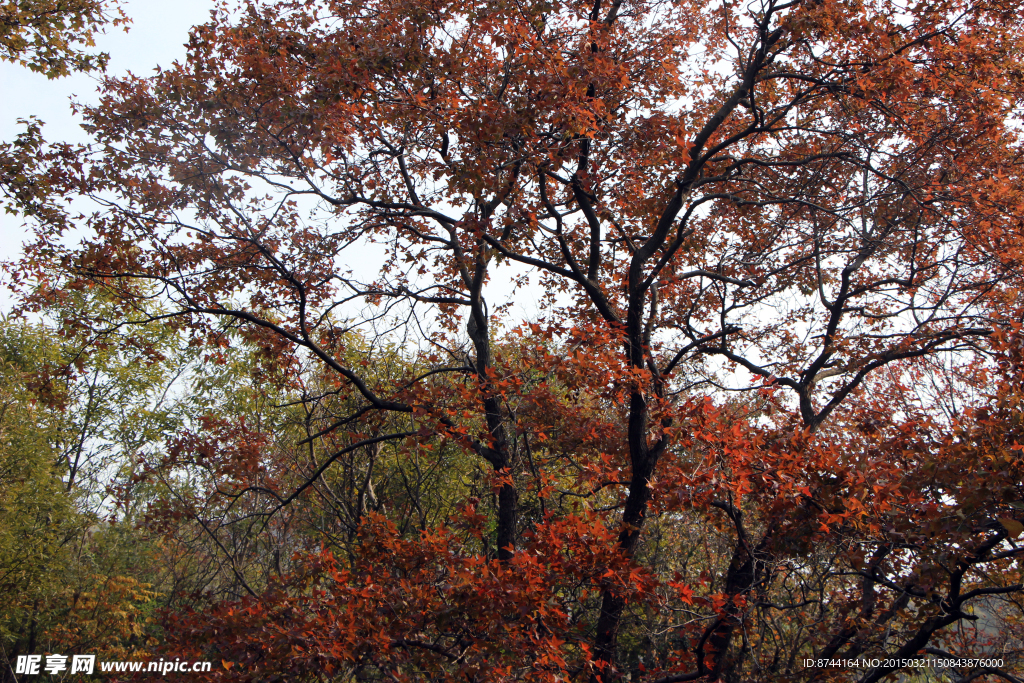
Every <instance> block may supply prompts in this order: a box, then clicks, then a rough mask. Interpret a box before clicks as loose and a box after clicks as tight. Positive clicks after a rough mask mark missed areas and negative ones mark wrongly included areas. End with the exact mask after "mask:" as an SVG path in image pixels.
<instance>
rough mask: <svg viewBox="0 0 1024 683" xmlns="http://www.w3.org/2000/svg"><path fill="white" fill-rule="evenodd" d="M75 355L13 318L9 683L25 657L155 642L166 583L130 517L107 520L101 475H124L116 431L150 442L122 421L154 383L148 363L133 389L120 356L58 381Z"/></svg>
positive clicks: (2, 583) (1, 426)
mask: <svg viewBox="0 0 1024 683" xmlns="http://www.w3.org/2000/svg"><path fill="white" fill-rule="evenodd" d="M74 350H75V346H74V344H72V343H69V342H68V340H67V339H66V338H65V339H62V338H61V337H60V336H59V335H58V334H57V333H56V332H55V331H54V330H52V329H50V328H47V327H46V326H44V325H28V324H25V323H23V322H19V321H16V320H13V319H5V320H4V327H3V330H2V331H0V380H2V381H0V556H2V558H3V559H2V560H0V590H2V592H3V595H4V598H5V599H4V603H3V605H2V607H0V646H2V651H3V657H4V659H3V664H2V667H0V680H2V681H4V682H5V683H6V682H7V681H12V682H13V681H16V680H17V678H18V677H17V676H16V675H15V667H14V663H15V660H16V658H17V657H18V656H19V655H24V654H37V653H41V652H50V653H62V652H63V653H70V652H83V651H84V652H91V653H94V654H98V655H99V656H101V657H109V658H112V659H114V658H123V657H127V656H131V655H133V654H134V653H136V652H137V651H139V649H140V648H141V647H142V646H143V645H145V644H147V641H148V638H147V634H146V630H147V627H149V625H150V622H151V619H150V616H151V612H152V607H153V605H152V602H153V598H154V597H155V593H154V591H153V590H151V588H152V586H150V585H149V584H148V583H147V582H146V579H152V578H154V577H156V576H157V575H158V572H157V571H156V570H155V566H154V562H153V560H152V556H153V554H154V552H153V547H152V544H151V543H150V542H148V541H149V540H150V538H151V535H150V534H147V533H145V532H142V531H140V530H138V529H136V528H135V527H134V522H133V520H131V519H130V517H129V515H126V514H122V515H112V514H109V513H110V510H109V508H108V509H107V510H104V509H103V506H102V500H103V498H104V497H105V496H104V488H105V484H106V483H107V482H106V481H104V477H102V476H96V475H98V474H99V473H98V472H97V470H100V469H102V468H104V467H106V468H111V467H112V466H113V467H116V466H117V465H118V464H119V463H117V462H114V463H112V462H111V460H110V459H109V458H108V457H106V456H107V452H108V451H110V450H111V449H112V445H111V444H110V443H104V440H106V439H110V438H111V437H112V435H113V434H112V433H113V432H114V431H115V428H116V427H117V426H120V427H123V428H128V427H129V426H133V427H135V428H136V429H137V430H138V432H140V433H139V434H136V435H134V436H135V438H137V437H139V436H140V435H141V436H144V434H145V429H142V427H144V425H142V424H140V423H141V422H142V421H141V420H139V419H136V420H135V421H134V424H131V421H130V420H122V421H121V422H120V424H119V425H118V424H116V423H117V420H116V419H115V418H114V417H113V415H114V414H115V413H116V408H117V407H122V408H124V409H125V412H128V413H130V412H132V409H131V408H129V407H128V406H129V405H132V404H134V405H135V406H137V407H138V408H141V407H142V404H143V401H142V400H141V399H142V398H143V396H144V395H145V393H146V392H145V391H139V385H140V384H144V381H143V378H146V379H150V380H152V376H151V373H148V372H147V371H146V369H145V368H141V367H139V366H138V365H137V364H136V365H135V366H134V367H133V368H132V372H133V373H134V377H132V378H126V377H125V376H124V375H125V374H127V373H118V372H117V370H127V367H125V368H118V367H117V365H116V363H115V362H112V361H113V359H114V358H116V357H117V356H118V353H116V352H114V351H110V350H109V349H108V353H107V354H102V353H95V354H94V355H93V358H91V359H90V360H91V361H92V362H89V363H83V367H85V368H87V370H88V371H86V372H83V373H82V376H80V377H74V376H67V375H66V374H65V373H62V372H54V370H55V369H60V368H66V367H67V366H69V365H71V361H72V357H73V356H74V355H75V354H74ZM78 350H79V351H81V349H78ZM104 355H105V356H106V357H103V356H104ZM97 356H98V357H97ZM78 360H79V361H82V356H81V353H79V354H78ZM119 374H120V376H118V375H119ZM146 388H150V387H148V386H147V387H146ZM132 389H134V390H135V391H132ZM113 400H117V401H120V402H121V404H122V405H121V406H114V405H111V402H112V401H113ZM125 404H127V405H125ZM139 444H140V442H139V441H138V440H133V442H132V443H131V446H138V445H139ZM122 445H123V444H122ZM107 476H109V473H108V475H107Z"/></svg>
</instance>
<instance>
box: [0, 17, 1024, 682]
mask: <svg viewBox="0 0 1024 683" xmlns="http://www.w3.org/2000/svg"><path fill="white" fill-rule="evenodd" d="M1021 4H1022V3H1019V2H1015V1H1007V0H1000V1H998V2H994V1H993V2H985V1H982V2H965V1H961V0H935V1H933V2H899V3H893V2H888V1H886V2H870V1H868V2H853V1H850V2H847V1H845V0H806V1H801V0H792V1H789V2H777V1H775V0H757V1H755V2H750V3H729V2H707V1H706V0H678V1H675V2H662V1H660V0H658V1H654V0H630V1H624V0H616V1H613V2H610V3H608V2H603V1H602V0H591V1H590V2H575V1H568V2H566V1H561V0H543V1H541V0H536V1H534V0H525V1H516V2H504V1H497V2H487V3H478V2H469V1H466V0H440V1H437V2H428V3H424V2H407V1H406V0H353V1H351V2H338V1H334V0H311V1H304V2H290V1H282V2H246V3H242V4H241V5H240V6H239V7H237V8H221V9H219V10H218V11H217V12H215V13H214V14H213V16H212V19H211V21H210V22H209V23H207V24H204V25H201V26H197V27H196V28H195V29H194V30H193V32H192V35H191V39H190V42H189V46H188V47H189V52H188V56H187V58H186V59H185V60H183V61H182V62H180V63H176V64H175V65H174V66H173V67H172V68H167V69H164V70H161V71H159V72H158V73H156V74H155V75H153V76H150V77H138V76H133V75H129V76H127V77H124V78H111V79H107V80H105V81H104V84H103V90H102V100H101V101H100V103H99V104H98V105H96V106H89V107H84V108H83V113H84V117H85V121H86V130H87V131H88V133H89V134H90V136H91V139H92V142H91V143H90V144H88V145H85V146H80V147H73V146H69V145H62V146H56V147H51V148H46V149H43V148H41V147H40V148H32V149H31V150H30V151H29V152H27V154H28V155H29V156H31V157H32V163H33V168H34V169H39V170H38V173H39V179H40V183H44V184H35V183H30V185H32V187H33V188H39V187H45V189H46V192H45V198H44V199H39V201H33V202H23V208H24V210H26V211H28V212H29V214H30V215H31V216H34V219H35V223H34V231H35V232H34V237H33V240H32V241H31V242H30V243H29V244H28V245H27V246H26V255H25V257H24V259H23V260H21V261H20V262H19V263H18V264H15V265H13V266H12V268H13V269H15V270H16V272H17V274H18V277H19V278H20V280H21V281H22V282H25V283H32V284H33V286H32V287H31V288H26V289H25V290H24V296H23V299H22V304H21V306H22V309H21V310H22V311H25V312H29V311H31V310H33V309H34V308H37V307H41V306H44V305H45V306H52V305H53V303H52V302H53V301H54V300H61V299H62V298H64V297H67V296H68V293H69V292H83V293H91V294H90V295H92V296H96V295H100V296H101V297H102V300H103V301H104V302H107V303H105V305H104V307H103V308H102V310H100V311H98V310H96V309H90V308H89V307H75V306H64V307H62V309H61V310H62V318H63V321H64V322H63V324H64V325H65V326H66V328H67V329H69V330H74V331H75V332H74V333H75V334H77V335H82V337H83V338H95V339H103V338H105V337H106V335H109V334H112V333H115V332H116V333H117V334H118V335H125V336H126V338H128V339H131V341H130V342H124V343H130V344H132V345H134V346H133V348H137V349H143V350H145V349H153V348H155V347H154V340H153V339H152V338H150V339H147V338H146V337H145V336H144V335H142V334H140V335H139V336H138V337H137V338H135V337H133V336H132V335H133V333H132V332H131V330H133V329H143V330H144V329H150V328H149V327H148V326H151V325H153V324H162V325H166V326H167V329H169V330H170V331H171V333H173V334H174V335H178V336H179V337H180V339H181V340H182V343H186V341H187V344H188V346H187V348H192V349H197V350H198V351H197V353H201V354H202V358H203V361H204V364H205V365H203V366H199V367H204V368H205V370H203V371H202V372H201V373H200V374H201V375H202V377H204V378H205V379H203V380H202V381H201V382H199V381H198V380H197V383H196V384H194V385H193V386H194V387H197V388H198V389H197V396H201V395H203V393H204V392H206V391H220V390H222V389H225V388H226V387H233V388H232V390H231V391H230V392H229V393H230V395H231V396H232V400H231V401H230V402H220V401H207V402H206V403H205V408H202V409H197V410H196V411H195V412H194V413H193V415H194V419H192V418H190V421H187V423H185V424H182V425H181V426H180V427H178V428H175V429H171V430H169V431H168V438H167V442H166V448H165V449H163V451H161V452H159V453H150V454H148V455H146V456H145V457H143V458H142V459H141V461H140V462H141V468H140V469H139V470H137V471H135V472H134V473H133V475H132V478H131V482H130V484H131V485H130V486H128V485H126V487H125V489H124V490H125V491H127V490H129V489H131V488H132V487H133V486H142V485H153V484H154V483H155V482H159V483H160V484H161V485H162V486H163V489H162V490H163V491H164V492H165V494H164V496H165V497H164V498H163V499H162V500H159V501H157V500H154V501H153V502H152V504H151V505H150V506H149V507H148V517H147V519H148V520H149V523H150V524H151V525H152V528H154V529H158V530H160V531H161V532H162V533H165V534H167V538H169V539H174V540H173V542H174V543H181V544H183V545H181V546H180V547H183V548H188V549H189V550H188V551H187V553H188V554H187V555H185V556H183V557H186V556H187V557H188V558H189V559H190V560H191V559H193V558H200V557H205V556H206V555H205V554H208V556H209V557H212V558H217V560H216V561H217V562H218V563H219V569H218V570H217V571H218V572H219V574H218V575H217V576H218V578H216V579H207V580H198V579H196V581H198V584H199V585H201V586H203V588H204V590H206V591H207V592H206V594H205V598H203V599H198V598H196V599H190V600H187V601H182V602H178V603H176V606H175V608H174V609H173V610H172V611H170V612H168V613H166V615H165V616H166V618H165V621H164V628H165V629H166V630H165V642H166V643H167V647H168V648H170V649H169V650H168V652H172V653H173V654H176V655H177V654H179V653H183V652H188V653H193V654H195V655H196V657H197V658H202V657H208V658H210V659H214V660H215V661H220V660H223V661H224V662H225V663H226V664H225V667H224V670H223V671H222V672H219V673H218V674H217V676H218V677H222V678H223V679H224V680H262V679H263V678H266V677H269V676H275V675H277V676H283V677H285V678H287V679H289V680H306V679H312V678H316V677H323V678H329V679H332V680H342V681H349V680H353V681H354V680H396V681H422V680H429V681H446V680H456V679H459V680H469V681H481V682H483V681H513V680H514V681H525V680H536V681H570V680H573V681H575V680H580V681H582V680H588V681H594V682H597V681H601V682H602V683H608V682H610V681H623V680H632V681H645V682H648V683H654V682H657V683H671V682H676V681H689V680H700V681H708V682H711V681H719V680H722V681H757V680H765V681H774V680H780V679H783V680H833V679H834V680H858V681H863V682H864V683H870V682H873V681H877V680H883V679H886V678H887V677H888V678H890V679H891V678H892V677H893V676H894V675H896V674H897V673H900V672H901V671H902V672H904V673H906V672H908V671H914V670H916V669H917V668H920V666H921V665H920V664H915V663H914V661H915V658H917V657H919V656H922V655H929V656H941V657H944V658H945V657H948V658H950V659H955V658H975V659H980V658H984V659H985V662H987V663H985V664H970V663H969V664H967V665H965V666H961V665H960V664H956V663H954V664H951V665H950V666H949V667H947V668H948V670H949V672H950V675H954V676H955V677H956V679H957V680H982V679H984V678H985V677H989V678H990V679H992V680H995V678H998V677H1001V678H1003V679H1005V680H1016V678H1015V676H1019V675H1021V673H1022V669H1021V666H1022V662H1021V659H1020V656H1021V649H1022V647H1024V644H1022V643H1021V642H1020V636H1019V633H1020V629H1021V628H1022V625H1021V620H1022V617H1024V614H1022V602H1021V600H1022V598H1024V596H1022V590H1024V587H1022V581H1021V566H1020V553H1021V552H1022V550H1021V547H1020V546H1019V545H1018V543H1017V540H1016V539H1017V538H1018V537H1019V536H1020V534H1021V532H1022V531H1024V528H1022V524H1021V523H1022V520H1024V480H1022V474H1024V472H1022V465H1024V461H1022V457H1024V453H1022V450H1021V445H1020V444H1021V443H1022V442H1024V435H1022V427H1024V425H1022V422H1021V412H1020V407H1021V405H1020V400H1021V394H1020V386H1022V379H1024V378H1022V376H1021V372H1022V365H1021V357H1022V356H1021V354H1022V336H1021V334H1022V333H1021V322H1022V319H1024V306H1022V303H1024V301H1022V298H1021V295H1022V292H1024V290H1022V288H1021V285H1022V278H1024V264H1022V258H1024V230H1022V223H1021V220H1022V219H1021V216H1022V215H1024V194H1022V191H1024V183H1022V173H1021V171H1022V165H1021V153H1022V151H1024V149H1022V130H1024V127H1022V123H1024V121H1022V116H1021V115H1022V104H1024V64H1022V62H1021V60H1022V55H1024V23H1022V20H1021V16H1024V7H1022V6H1021ZM32 196H33V197H34V198H35V195H32ZM62 198H74V199H75V201H76V202H81V201H84V200H86V199H91V200H92V202H93V204H92V206H94V207H95V210H94V211H91V212H90V211H86V212H85V213H84V214H83V215H81V216H78V215H72V214H71V213H66V214H65V213H62V212H61V211H60V210H59V205H60V201H61V200H62ZM75 206H76V214H77V212H78V211H79V210H80V209H79V208H77V207H80V206H81V204H80V203H76V204H75ZM69 211H70V210H69ZM72 230H76V231H80V232H79V233H77V234H84V237H83V238H82V239H81V241H80V242H77V241H76V240H72V239H69V236H70V234H71V232H70V231H72ZM55 269H56V270H55ZM509 291H512V292H513V294H511V295H509V294H508V292H509ZM97 293H99V294H97ZM517 298H518V299H519V300H523V299H526V298H530V299H532V300H535V301H536V310H535V311H534V312H532V313H530V314H529V315H528V317H524V316H522V315H521V314H520V313H519V312H518V309H517V308H516V307H515V306H514V305H513V304H514V302H515V300H516V299H517ZM154 353H155V351H154ZM154 357H155V356H154ZM236 364H237V365H236ZM216 368H236V369H235V370H233V371H232V373H229V374H228V375H225V376H222V377H220V378H219V379H218V378H217V371H216ZM197 372H199V371H197ZM203 373H205V374H203ZM194 377H199V375H195V376H194ZM240 378H247V379H246V380H245V382H244V383H243V384H244V385H245V386H240V385H239V384H238V382H239V381H240ZM197 400H199V399H197ZM199 402H200V403H202V401H201V400H199ZM189 538H190V539H192V540H191V541H188V540H187V539H189ZM169 542H171V541H169ZM190 571H191V570H190ZM199 573H201V572H199ZM190 576H195V574H194V573H193V574H190ZM190 580H191V579H190ZM194 585H195V584H194ZM199 592H202V591H199ZM990 656H991V657H993V658H996V659H998V660H999V662H1000V663H998V664H995V663H991V662H989V657H990ZM852 659H858V660H862V661H866V662H868V663H866V664H864V665H863V666H862V667H849V666H839V667H830V666H829V665H828V663H827V662H829V661H832V660H835V661H849V660H852ZM808 660H811V661H812V662H814V663H813V664H811V665H808V664H807V661H808ZM821 662H825V664H821ZM229 664H230V665H229Z"/></svg>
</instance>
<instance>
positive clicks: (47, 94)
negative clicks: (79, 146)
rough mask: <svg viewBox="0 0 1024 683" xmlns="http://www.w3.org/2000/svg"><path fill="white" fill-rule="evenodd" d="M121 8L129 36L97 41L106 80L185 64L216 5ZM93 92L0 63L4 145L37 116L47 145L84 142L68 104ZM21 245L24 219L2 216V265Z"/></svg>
mask: <svg viewBox="0 0 1024 683" xmlns="http://www.w3.org/2000/svg"><path fill="white" fill-rule="evenodd" d="M122 5H123V6H124V8H125V12H126V13H127V14H128V16H129V17H131V19H132V24H131V26H130V29H129V31H128V33H125V32H124V31H123V30H121V29H112V28H111V29H108V32H107V33H106V34H105V35H101V36H98V38H97V41H96V42H97V46H96V49H97V50H98V51H102V52H106V53H108V54H109V55H110V65H109V68H108V69H107V73H108V74H110V75H115V76H116V75H119V74H125V73H127V72H129V71H131V72H132V73H134V74H137V75H140V76H144V75H148V74H150V73H152V72H153V69H154V68H155V67H156V66H157V65H158V64H159V65H163V66H168V65H170V64H171V63H172V62H173V61H174V60H176V59H182V58H184V56H185V43H186V42H187V41H188V31H189V29H190V28H191V27H192V26H194V25H195V24H201V23H204V22H205V21H207V20H208V19H209V16H210V10H211V9H213V6H214V0H175V1H174V2H161V1H160V0H130V1H127V2H122ZM95 91H96V77H95V76H89V75H74V76H69V77H67V78H61V79H57V80H54V81H50V80H47V79H46V77H44V76H41V75H39V74H37V73H33V72H31V71H29V70H28V69H26V68H24V67H20V66H17V65H14V64H8V63H7V62H0V93H2V95H0V140H4V141H10V140H13V139H14V137H15V136H16V135H17V134H18V132H19V131H20V130H21V129H22V127H21V126H20V125H19V124H18V119H22V118H27V117H29V116H36V117H37V118H39V119H40V120H41V121H44V122H45V123H46V125H45V126H44V128H43V133H44V135H45V137H46V139H47V140H52V141H57V140H68V141H84V140H85V136H84V133H83V132H82V130H81V129H80V128H79V121H78V120H77V119H76V118H75V117H74V116H73V115H72V113H71V109H70V106H69V104H70V101H71V99H72V98H74V99H75V100H77V101H80V102H90V101H95V99H96V97H95ZM23 239H24V231H23V230H22V228H21V221H20V219H18V218H16V217H12V216H7V215H3V214H0V260H9V259H11V258H14V257H16V256H17V255H18V254H19V252H20V246H21V242H22V241H23ZM7 302H8V298H7V296H6V292H0V309H3V308H5V307H6V306H5V304H6V303H7Z"/></svg>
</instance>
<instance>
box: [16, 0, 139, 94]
mask: <svg viewBox="0 0 1024 683" xmlns="http://www.w3.org/2000/svg"><path fill="white" fill-rule="evenodd" d="M125 21H126V20H125V17H124V14H123V13H121V11H120V10H119V9H117V8H116V4H115V3H112V2H109V1H108V0H4V2H3V4H0V59H3V60H6V61H9V62H15V63H18V64H22V65H24V66H27V67H28V68H30V69H32V70H33V71H38V72H40V73H42V74H44V75H45V76H46V77H47V78H57V77H59V76H67V75H68V74H69V73H71V72H72V71H92V70H94V69H101V70H102V69H103V67H104V66H106V63H107V59H108V55H106V54H103V53H98V54H90V53H89V52H87V51H86V50H85V49H83V48H89V47H92V46H93V44H94V43H93V37H94V36H95V35H96V33H97V31H100V30H101V29H102V27H103V26H104V25H105V24H108V23H110V24H113V25H114V26H118V25H119V24H123V23H125Z"/></svg>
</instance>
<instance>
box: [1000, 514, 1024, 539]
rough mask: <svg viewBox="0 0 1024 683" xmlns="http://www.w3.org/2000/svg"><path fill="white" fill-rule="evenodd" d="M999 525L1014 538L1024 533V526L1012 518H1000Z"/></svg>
mask: <svg viewBox="0 0 1024 683" xmlns="http://www.w3.org/2000/svg"><path fill="white" fill-rule="evenodd" d="M999 523H1000V524H1002V525H1003V528H1004V529H1006V531H1007V532H1009V534H1010V536H1011V537H1012V538H1017V537H1018V536H1020V535H1021V533H1022V532H1024V524H1021V523H1020V522H1018V521H1017V520H1015V519H1013V518H1012V517H1000V518H999Z"/></svg>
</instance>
